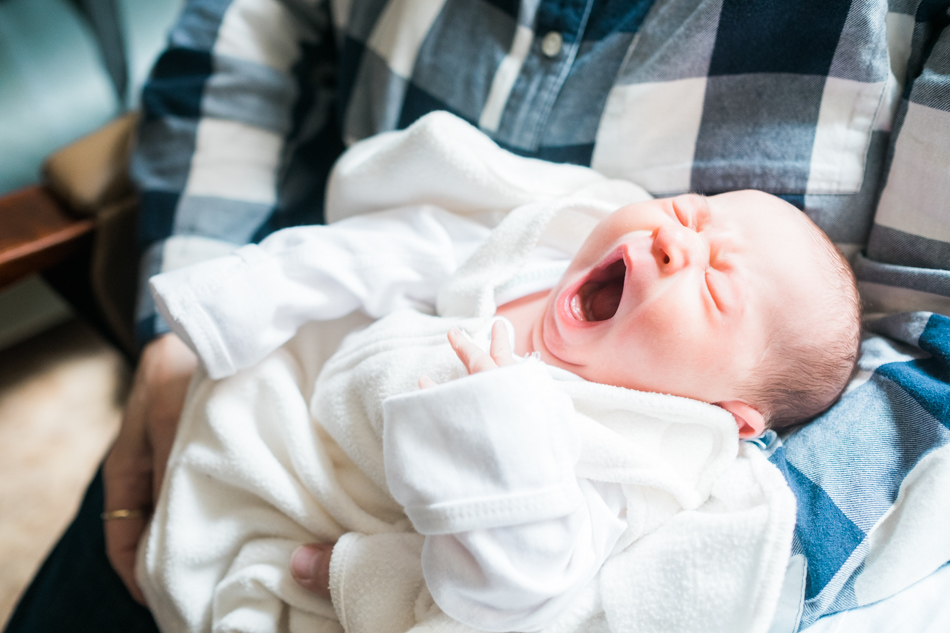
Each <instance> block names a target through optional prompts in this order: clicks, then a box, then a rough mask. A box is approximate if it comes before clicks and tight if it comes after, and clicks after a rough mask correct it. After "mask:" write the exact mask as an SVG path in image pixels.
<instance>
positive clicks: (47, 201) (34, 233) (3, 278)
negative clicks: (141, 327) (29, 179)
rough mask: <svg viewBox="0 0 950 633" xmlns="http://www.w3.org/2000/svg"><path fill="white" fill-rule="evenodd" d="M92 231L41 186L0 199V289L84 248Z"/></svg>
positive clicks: (86, 220)
mask: <svg viewBox="0 0 950 633" xmlns="http://www.w3.org/2000/svg"><path fill="white" fill-rule="evenodd" d="M94 229H95V221H94V220H93V219H91V218H79V217H76V216H73V215H70V214H69V213H68V212H67V211H66V209H65V208H64V207H63V205H62V204H61V203H60V202H58V201H57V200H56V199H55V198H54V197H53V196H52V195H50V193H49V192H47V191H46V189H44V188H43V187H41V186H34V187H27V188H25V189H20V190H19V191H15V192H13V193H11V194H7V195H5V196H2V197H0V289H2V288H5V287H6V286H9V285H11V284H13V283H15V282H17V281H19V280H20V279H22V278H24V277H26V276H28V275H31V274H33V273H39V272H43V271H45V270H48V269H51V268H53V267H54V266H57V265H58V264H62V263H63V262H65V261H66V260H67V259H68V258H69V257H70V256H73V255H75V254H76V253H78V252H80V251H82V250H84V249H88V248H89V245H90V243H91V240H92V233H93V230H94Z"/></svg>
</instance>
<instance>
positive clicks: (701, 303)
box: [532, 191, 823, 403]
mask: <svg viewBox="0 0 950 633" xmlns="http://www.w3.org/2000/svg"><path fill="white" fill-rule="evenodd" d="M815 248H817V247H816V245H815V242H814V239H813V236H812V235H810V234H809V227H808V226H807V225H806V224H805V221H804V218H802V217H801V216H800V211H798V210H797V209H795V208H794V207H792V206H791V205H789V204H787V203H786V202H784V201H782V200H780V199H778V198H775V197H774V196H770V195H768V194H765V193H761V192H757V191H740V192H732V193H726V194H721V195H718V196H713V197H711V198H704V197H702V196H698V195H693V194H689V195H683V196H679V197H676V198H667V199H658V200H652V201H649V202H644V203H638V204H633V205H630V206H627V207H623V208H621V209H619V210H618V211H616V212H614V213H613V214H611V215H610V216H608V217H607V218H605V219H604V220H603V221H601V222H600V223H599V224H598V225H597V227H596V228H595V229H594V231H593V232H592V233H591V235H590V236H589V237H588V239H587V240H586V241H585V242H584V244H583V245H582V246H581V249H580V251H579V252H578V253H577V255H576V256H575V257H574V259H573V261H572V262H571V264H570V266H569V267H568V269H567V272H566V273H565V274H564V276H563V277H562V279H561V281H560V282H559V284H558V285H557V286H556V287H555V288H554V290H553V291H552V292H551V294H550V295H549V298H548V302H547V305H546V307H545V312H544V316H543V318H542V320H541V322H540V326H539V327H537V328H536V329H535V331H534V332H533V334H532V338H533V345H534V348H535V349H536V350H538V351H539V352H540V353H541V355H542V357H543V358H545V360H547V361H548V362H552V363H553V364H556V365H559V366H561V367H564V368H566V369H569V370H571V371H573V372H574V373H576V374H578V375H580V376H582V377H584V378H586V379H588V380H592V381H595V382H600V383H606V384H612V385H617V386H622V387H628V388H631V389H639V390H643V391H654V392H660V393H672V394H674V395H680V396H686V397H690V398H695V399H697V400H703V401H705V402H710V403H718V402H724V401H727V400H731V399H734V398H740V397H741V394H738V393H736V392H737V386H738V385H740V384H742V383H743V382H744V381H745V380H746V379H747V378H749V377H750V375H751V372H752V371H753V370H754V368H755V367H756V366H757V365H758V363H759V361H760V360H761V359H762V357H763V355H764V353H765V351H766V347H767V344H768V340H769V336H770V335H771V334H773V333H774V332H773V330H775V329H776V328H780V327H785V326H786V325H787V324H789V323H796V322H797V321H804V320H805V318H806V317H808V316H809V315H811V314H813V310H814V300H813V296H814V295H815V293H814V289H815V288H818V287H819V286H818V284H821V283H823V278H822V271H821V270H818V269H817V266H816V265H815V264H814V260H815V258H814V257H809V256H808V253H810V252H813V250H814V249H815ZM785 334H787V332H786V333H785Z"/></svg>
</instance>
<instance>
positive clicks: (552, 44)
mask: <svg viewBox="0 0 950 633" xmlns="http://www.w3.org/2000/svg"><path fill="white" fill-rule="evenodd" d="M563 45H564V38H563V37H561V34H560V33H558V32H557V31H551V32H550V33H548V34H547V35H545V36H544V39H543V40H541V52H542V53H544V55H545V57H557V56H558V55H559V54H560V52H561V47H562V46H563Z"/></svg>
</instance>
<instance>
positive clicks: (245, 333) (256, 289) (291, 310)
mask: <svg viewBox="0 0 950 633" xmlns="http://www.w3.org/2000/svg"><path fill="white" fill-rule="evenodd" d="M488 234H489V229H488V228H487V227H486V226H484V225H481V224H478V223H476V222H473V221H471V220H467V219H465V218H462V217H460V216H457V215H454V214H452V213H449V212H447V211H444V210H442V209H438V208H435V207H413V208H404V209H397V210H393V211H384V212H380V213H373V214H368V215H364V216H359V217H355V218H351V219H348V220H343V221H340V222H338V223H335V224H332V225H329V226H300V227H294V228H290V229H285V230H283V231H278V232H277V233H274V234H273V235H271V236H269V237H267V238H266V239H265V240H264V241H262V242H261V243H260V244H249V245H247V246H243V247H241V248H239V249H237V250H236V251H234V252H233V253H232V254H231V255H227V256H225V257H221V258H218V259H214V260H209V261H206V262H202V263H200V264H197V265H195V266H190V267H187V268H183V269H180V270H175V271H172V272H168V273H163V274H161V275H156V276H155V277H152V279H151V281H150V286H151V291H152V294H153V295H154V296H155V301H156V304H157V307H158V310H159V312H160V313H161V314H162V316H163V317H164V318H165V320H166V321H167V322H168V325H169V326H170V327H171V328H172V330H173V331H174V332H175V333H176V334H178V335H179V336H180V337H181V338H182V339H183V340H184V341H185V342H186V343H188V345H189V346H190V347H191V348H192V349H193V350H194V351H195V352H196V353H197V354H198V356H199V357H200V358H201V360H202V362H203V363H204V365H205V367H206V369H207V370H208V374H209V375H210V376H211V377H212V378H221V377H224V376H227V375H230V374H233V373H234V372H235V371H237V370H239V369H242V368H244V367H249V366H250V365H253V364H254V363H256V362H257V361H259V360H260V359H262V358H263V357H264V356H266V355H267V354H268V353H270V352H271V351H273V350H274V349H276V348H278V347H279V346H281V345H282V344H283V343H285V342H286V341H287V340H289V339H290V338H291V337H292V336H293V335H294V333H295V332H296V331H297V329H298V328H299V327H300V326H301V325H303V324H304V323H307V322H309V321H317V320H329V319H335V318H339V317H342V316H345V315H346V314H349V313H350V312H353V311H354V310H357V309H362V310H364V311H365V312H366V313H367V314H368V315H369V316H372V317H380V316H382V315H384V314H387V313H388V312H392V311H394V310H398V309H401V308H408V307H412V308H416V309H421V310H423V311H430V312H431V311H432V306H433V305H434V303H435V295H436V292H437V291H438V288H439V286H440V285H441V284H442V283H443V282H444V281H445V280H446V279H447V278H448V277H449V276H450V275H451V274H452V273H453V272H454V271H455V269H456V268H457V267H458V266H459V264H460V263H462V262H464V261H465V260H466V259H467V258H468V256H469V255H470V254H471V253H472V252H474V250H475V248H476V247H477V246H478V244H480V243H481V242H482V241H483V240H484V239H485V238H486V237H487V236H488Z"/></svg>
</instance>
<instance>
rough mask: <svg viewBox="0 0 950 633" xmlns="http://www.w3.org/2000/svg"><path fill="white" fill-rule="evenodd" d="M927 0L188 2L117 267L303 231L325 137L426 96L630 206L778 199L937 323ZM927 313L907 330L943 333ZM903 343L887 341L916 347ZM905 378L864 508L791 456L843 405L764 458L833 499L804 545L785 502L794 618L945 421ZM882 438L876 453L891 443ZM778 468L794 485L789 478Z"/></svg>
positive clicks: (937, 130)
mask: <svg viewBox="0 0 950 633" xmlns="http://www.w3.org/2000/svg"><path fill="white" fill-rule="evenodd" d="M948 6H950V1H948V0H890V1H888V0H860V1H858V0H854V2H849V1H847V0H794V1H793V0H784V1H779V0H773V1H769V2H756V1H754V0H523V1H521V2H518V1H516V0H330V4H329V5H328V4H326V3H324V2H319V1H317V0H284V1H279V0H192V1H190V2H189V3H188V5H187V6H186V9H185V11H184V13H183V15H182V17H181V19H180V21H179V22H178V24H177V25H176V26H175V28H174V30H173V31H172V33H171V36H170V44H169V47H168V49H167V50H166V51H165V53H164V54H163V55H162V56H161V58H160V59H159V60H158V63H157V65H156V67H155V69H154V71H153V74H152V77H151V79H150V81H149V83H148V84H147V85H146V88H145V92H144V95H143V106H144V109H145V115H146V116H145V119H144V122H143V124H142V126H141V130H140V142H139V146H138V149H137V152H136V156H135V160H134V173H135V176H136V178H137V180H138V182H139V185H140V187H141V189H142V220H141V224H140V236H141V240H142V248H143V251H144V256H143V257H144V259H143V262H144V265H143V279H144V278H147V276H149V275H151V274H154V273H156V272H159V271H163V270H170V269H172V268H176V267H179V266H182V265H184V264H187V263H190V262H194V261H197V260H201V259H205V258H208V257H210V256H213V255H217V254H221V253H224V252H228V251H230V250H231V249H232V248H233V246H234V245H235V244H241V243H246V242H248V241H255V240H258V239H260V238H262V237H263V236H265V235H266V234H268V233H270V232H271V231H273V230H276V229H278V228H282V227H285V226H290V225H295V224H302V223H313V222H320V221H321V220H322V200H323V194H324V184H325V181H326V176H327V174H328V172H329V169H330V166H331V165H332V162H333V161H334V159H335V158H336V157H337V155H338V154H339V153H340V152H341V151H342V149H343V148H344V146H345V144H347V143H350V142H352V141H355V140H358V139H361V138H365V137H367V136H369V135H372V134H375V133H377V132H381V131H385V130H391V129H395V128H401V127H405V126H406V125H408V124H409V123H411V122H412V121H414V120H415V119H416V118H418V117H419V116H421V115H423V114H425V113H426V112H429V111H431V110H435V109H444V110H449V111H451V112H453V113H455V114H456V115H458V116H460V117H462V118H464V119H466V120H468V121H469V122H471V123H473V124H475V125H477V126H479V127H480V128H481V129H482V130H484V131H485V132H487V133H488V134H489V135H490V136H491V137H492V138H493V139H494V140H495V141H496V142H498V143H499V144H500V145H501V146H503V147H505V148H508V149H510V150H512V151H514V152H516V153H519V154H522V155H526V156H534V157H539V158H544V159H548V160H555V161H564V162H573V163H578V164H582V165H590V166H591V167H593V168H595V169H597V170H599V171H601V172H603V173H605V174H607V175H609V176H612V177H618V178H626V179H630V180H632V181H634V182H636V183H638V184H640V185H643V186H645V187H646V188H647V189H648V190H649V191H651V192H652V193H654V194H656V195H667V194H678V193H682V192H686V191H701V192H704V193H710V194H711V193H717V192H720V191H726V190H732V189H739V188H756V189H762V190H765V191H769V192H772V193H775V194H778V195H780V196H782V197H784V198H785V199H786V200H789V201H790V202H792V203H793V204H795V205H796V206H798V207H799V208H801V209H803V210H804V211H805V212H806V213H807V214H808V215H809V216H810V217H811V218H813V219H814V220H815V221H816V222H817V223H818V224H819V226H821V227H822V228H823V229H824V230H825V231H826V232H827V233H828V234H829V235H830V236H831V238H832V239H833V240H834V241H835V242H836V243H838V244H839V245H840V246H842V248H843V249H844V250H846V252H849V253H852V254H854V258H855V259H854V264H855V269H856V271H857V273H858V276H859V279H860V285H861V291H862V296H863V297H864V299H865V300H866V301H867V303H868V306H869V310H870V311H880V312H892V311H895V310H909V309H917V310H922V309H926V310H930V311H933V312H941V313H943V314H950V28H947V25H948V24H950V15H948ZM138 317H139V333H140V336H141V338H142V339H143V340H147V339H148V338H150V337H151V336H154V335H155V333H157V332H160V331H164V330H166V329H167V328H165V327H164V324H162V323H160V322H159V321H158V320H157V318H156V317H155V314H154V309H153V307H152V305H151V303H150V300H149V298H148V297H147V295H146V296H145V297H144V298H143V300H142V301H141V302H140V309H139V315H138ZM934 318H937V317H934ZM941 318H942V317H941ZM919 320H920V319H918V321H919ZM915 322H916V321H915ZM923 322H926V318H925V319H924V321H923ZM945 322H946V320H937V321H931V324H932V325H931V326H930V328H931V329H929V330H928V329H924V328H923V326H921V328H918V329H920V331H928V332H929V331H939V332H943V331H945ZM938 326H939V327H938ZM915 331H916V330H915ZM919 334H920V332H917V335H919ZM917 335H915V336H914V337H910V336H909V337H905V338H904V340H905V342H907V343H908V344H912V345H917V344H918V338H919V337H917ZM928 336H929V335H928ZM925 338H926V341H927V344H926V345H924V344H923V343H920V345H921V347H922V348H925V349H926V353H925V352H921V353H923V354H924V355H926V354H934V353H935V352H934V351H933V350H934V349H938V350H943V352H940V353H941V354H944V355H945V356H947V358H950V342H945V344H944V343H941V341H942V340H943V339H942V338H941V337H937V338H936V339H934V338H933V337H930V338H927V337H925ZM921 340H923V339H921ZM934 341H936V342H934ZM928 345H929V346H930V347H927V346H928ZM940 358H943V357H942V356H941V357H940ZM904 361H906V362H907V363H911V364H912V361H911V360H907V359H902V360H901V362H904ZM868 362H869V363H870V362H872V361H868ZM895 362H897V361H895ZM908 366H910V365H908ZM875 367H876V366H875ZM913 367H914V369H913V370H908V371H911V374H907V375H913V377H914V378H913V380H911V379H909V378H907V379H906V380H905V383H901V384H902V386H901V389H904V393H905V394H907V402H911V401H912V400H913V401H915V402H923V403H924V404H923V405H922V406H923V408H924V409H927V411H929V412H930V413H928V414H926V415H928V416H930V417H927V423H926V424H927V426H926V428H933V429H935V430H934V433H933V434H932V435H933V437H932V438H931V439H930V440H928V442H929V443H927V444H926V447H925V449H921V450H920V451H918V452H917V453H915V455H916V456H915V457H914V459H912V460H911V461H909V462H906V463H905V462H901V468H900V469H893V468H892V469H890V470H888V471H887V472H888V473H891V474H890V475H887V477H889V479H888V486H889V487H888V486H877V488H876V490H874V491H869V492H868V493H867V494H868V495H871V496H873V497H874V498H873V500H871V501H868V503H859V502H856V501H855V499H857V497H855V494H856V493H855V492H854V490H853V488H851V487H850V486H849V485H848V484H847V481H848V478H847V477H843V478H842V476H841V473H840V472H838V473H837V474H836V475H832V476H830V478H829V479H827V482H828V483H821V482H822V477H821V473H820V472H816V471H820V470H821V468H822V465H821V464H817V465H816V463H814V459H815V458H814V455H815V454H817V453H816V452H815V451H814V450H811V452H810V453H809V452H807V451H805V449H801V452H799V453H797V456H796V453H795V446H796V441H797V442H798V443H799V444H807V442H805V440H804V439H801V438H806V439H807V437H821V438H822V440H821V442H822V443H824V442H829V443H830V442H833V438H834V437H841V436H842V433H838V432H837V431H835V432H831V433H828V432H827V430H828V429H837V428H838V427H835V426H834V425H833V424H843V425H845V426H843V427H841V428H850V427H848V426H847V420H848V419H851V418H848V415H844V417H842V411H844V412H845V413H847V411H848V410H849V409H848V407H849V406H852V405H847V406H845V405H846V402H847V400H846V401H843V402H842V406H840V407H836V408H835V409H833V410H832V412H830V413H832V414H833V416H837V417H835V418H834V419H836V420H838V422H836V423H825V422H822V424H823V425H824V426H822V424H819V423H815V424H813V425H811V426H809V427H807V429H816V430H814V431H809V432H810V433H811V435H807V434H804V433H803V434H799V435H797V436H793V438H791V440H790V441H789V442H786V444H785V445H784V446H783V447H782V448H781V450H777V451H776V452H775V453H774V455H775V456H776V457H775V459H776V460H777V463H778V465H779V466H780V467H783V468H785V470H786V472H787V473H791V474H789V478H790V482H791V483H792V485H793V489H794V490H795V491H796V494H797V495H798V496H799V502H800V504H803V505H802V506H800V507H804V504H806V501H807V503H810V504H811V507H813V508H817V509H815V510H814V512H815V513H817V514H816V516H819V518H820V517H821V513H822V512H825V511H826V510H823V509H822V508H831V509H833V510H835V511H839V514H840V515H841V516H839V517H838V518H837V519H835V520H836V521H838V523H837V524H836V525H838V526H839V527H840V528H841V530H842V532H841V534H845V536H847V538H844V539H843V540H840V541H834V543H845V545H840V546H839V545H836V544H834V543H833V544H832V545H831V546H830V549H829V546H828V545H827V542H828V539H827V538H825V534H826V532H825V531H826V530H827V529H828V528H827V521H825V522H822V521H818V520H816V519H815V517H807V516H803V515H802V514H801V512H800V517H799V519H800V522H799V527H798V528H797V530H796V552H798V553H802V554H807V558H808V579H807V586H806V590H805V596H804V599H805V603H804V606H803V607H799V612H798V617H799V621H800V624H801V625H802V626H806V625H808V624H810V623H811V622H813V621H814V620H815V619H816V618H818V617H819V616H821V615H822V614H824V613H830V612H834V611H837V610H840V609H845V608H850V607H853V606H857V605H860V604H862V603H863V602H862V600H866V598H862V596H861V594H860V591H859V590H858V589H856V588H855V587H856V586H860V585H859V584H856V582H855V579H856V578H857V577H858V576H859V575H860V573H861V570H862V569H863V565H864V562H865V560H866V556H867V555H868V552H869V551H870V550H869V548H872V549H873V547H872V545H868V543H870V542H871V541H872V539H871V537H870V535H871V534H872V532H873V529H874V526H876V525H877V522H878V521H879V520H880V519H881V517H882V516H883V515H884V514H885V513H886V512H887V511H888V508H890V507H891V506H890V504H891V503H893V502H894V499H895V498H896V495H897V491H898V490H899V489H900V485H901V482H902V481H903V478H904V476H905V475H907V473H909V472H911V470H912V469H913V468H914V465H915V464H917V462H918V460H919V459H922V456H923V455H925V454H926V453H927V451H930V450H937V449H938V448H940V447H942V446H944V445H948V446H950V437H947V433H944V432H943V431H941V429H947V428H950V405H948V404H947V402H950V393H947V391H946V389H944V390H943V391H940V390H939V389H938V390H937V391H934V390H931V391H929V392H927V391H926V390H925V391H920V390H918V391H915V387H914V386H913V385H914V384H916V383H915V382H914V380H917V377H919V376H924V377H926V376H929V375H930V374H926V371H930V370H920V371H923V372H924V373H920V372H919V371H918V369H916V367H917V366H916V365H913ZM869 371H870V373H871V374H873V376H874V377H875V379H876V380H878V382H880V381H882V380H883V381H884V382H885V383H886V384H887V385H892V384H896V383H894V381H893V380H891V379H890V378H887V379H886V380H885V378H886V375H885V373H882V370H881V369H879V368H877V369H875V368H872V369H870V370H869ZM934 371H935V372H936V373H935V374H934V375H936V376H939V375H941V374H940V372H941V371H945V370H944V369H940V370H939V371H938V370H934ZM914 372H917V373H914ZM875 379H872V380H869V381H868V382H867V384H868V385H871V386H868V387H861V388H858V389H855V390H854V391H853V392H852V393H853V394H858V396H861V397H864V398H867V397H870V396H863V395H861V394H867V393H868V389H871V388H872V387H873V386H874V385H876V384H878V383H876V382H875ZM923 379H924V378H921V380H923ZM939 382H940V381H939V379H938V383H939ZM928 384H929V383H928ZM862 389H863V391H862ZM887 389H890V387H887V388H885V387H880V389H879V391H880V394H879V395H877V396H873V398H872V399H875V398H876V400H875V402H877V403H878V404H877V405H876V406H877V407H878V408H877V409H875V410H876V411H883V410H885V409H886V410H887V411H888V413H887V415H890V416H891V417H890V418H887V419H888V420H889V421H888V422H887V423H888V424H898V422H895V421H894V420H899V419H905V421H906V420H910V422H907V424H910V425H913V426H914V427H915V428H922V427H921V424H920V420H921V419H922V418H921V417H919V416H920V415H923V414H920V413H919V412H917V410H916V409H913V407H912V406H911V405H910V404H907V405H905V404H902V402H903V401H900V402H899V399H895V398H894V397H893V396H892V395H887V394H889V393H891V392H889V391H887ZM921 394H923V395H921ZM928 394H929V395H928ZM855 397H857V396H855ZM914 399H916V400H914ZM851 402H852V403H853V402H858V401H857V400H855V399H854V397H852V399H851ZM861 402H862V403H864V401H861ZM853 406H858V405H853ZM865 406H866V403H864V404H861V405H860V407H865ZM860 407H858V408H860ZM928 407H930V408H928ZM918 409H919V407H918ZM857 410H858V409H853V410H852V411H853V412H854V411H857ZM895 411H897V413H894V412H895ZM905 413H906V414H907V415H912V416H918V417H911V418H907V415H904V414H905ZM861 415H865V414H864V413H862V414H861ZM901 415H904V418H901ZM833 416H832V417H833ZM865 419H866V415H865ZM882 419H883V418H882ZM842 420H844V421H842ZM902 424H903V423H902ZM888 428H891V427H888ZM822 429H825V431H826V432H825V434H824V435H822ZM881 432H887V431H881ZM796 437H797V438H800V439H799V440H796V439H795V438H796ZM928 437H929V436H928ZM933 438H937V439H933ZM822 445H826V446H827V444H822ZM893 448H894V451H893V455H894V457H893V459H894V460H897V461H900V460H901V459H905V458H906V455H907V453H906V451H902V449H901V448H900V446H897V445H894V447H893ZM786 449H787V450H786ZM770 450H776V449H775V448H774V447H773V448H772V449H770ZM829 450H830V449H829ZM803 455H804V457H803ZM796 460H797V461H796ZM786 461H787V464H791V465H792V466H791V470H790V469H789V466H788V465H787V464H786ZM881 463H883V462H881ZM882 468H885V470H886V469H887V465H886V464H885V465H884V466H882ZM898 470H899V472H898ZM793 471H794V472H793ZM802 472H804V473H806V475H807V477H806V479H808V480H809V481H812V482H819V483H818V484H817V492H815V491H814V490H813V489H812V488H809V489H808V490H810V491H811V492H807V491H805V488H807V487H808V486H805V485H804V484H802V483H801V480H800V478H799V479H796V477H797V475H795V473H799V474H800V473H802ZM894 473H897V474H894ZM793 475H795V476H793ZM803 476H805V475H803ZM882 477H884V475H882ZM796 482H797V483H796ZM796 486H798V488H796ZM802 486H805V487H804V488H803V487H802ZM813 488H814V487H813ZM808 495H812V496H811V497H809V498H808V499H806V497H807V496H808ZM816 495H817V496H816ZM874 495H877V496H874ZM869 499H870V497H869ZM859 501H860V499H859ZM822 504H824V505H822ZM875 504H876V505H875ZM871 506H874V507H873V508H872V507H871ZM869 508H870V509H869ZM824 516H828V515H827V514H826V515H824ZM841 517H844V519H841ZM849 530H850V531H849ZM836 534H837V533H836ZM839 536H840V535H839ZM823 548H824V549H823ZM835 548H837V549H835ZM842 548H843V549H842ZM867 595H870V594H867ZM794 608H795V607H794V606H793V610H794Z"/></svg>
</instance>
